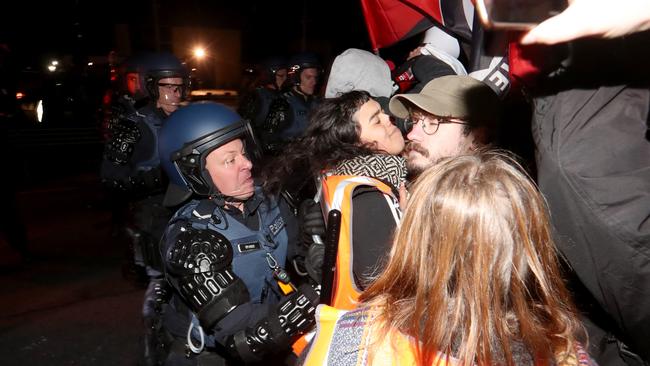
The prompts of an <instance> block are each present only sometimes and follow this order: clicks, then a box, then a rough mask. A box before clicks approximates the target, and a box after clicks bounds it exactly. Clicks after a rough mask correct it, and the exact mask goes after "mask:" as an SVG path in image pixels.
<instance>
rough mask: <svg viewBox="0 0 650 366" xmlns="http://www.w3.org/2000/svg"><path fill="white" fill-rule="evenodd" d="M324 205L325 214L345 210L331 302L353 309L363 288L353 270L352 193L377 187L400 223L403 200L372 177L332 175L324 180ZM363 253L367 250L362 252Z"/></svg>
mask: <svg viewBox="0 0 650 366" xmlns="http://www.w3.org/2000/svg"><path fill="white" fill-rule="evenodd" d="M321 183H322V191H321V199H320V202H321V206H322V208H323V212H324V214H325V215H324V216H325V217H327V216H328V214H329V211H330V210H333V209H336V210H339V211H340V212H341V231H340V233H339V238H338V251H337V256H336V271H335V274H334V283H333V284H332V301H331V303H330V305H331V306H333V307H335V308H337V309H352V308H354V307H355V304H356V301H357V299H358V298H359V294H360V293H361V290H360V289H359V286H358V285H357V284H356V283H355V281H354V275H353V273H352V255H353V253H352V195H353V193H354V190H355V189H357V188H359V187H374V188H376V189H377V190H379V191H380V192H382V193H383V194H384V197H385V198H386V201H387V203H388V206H389V207H390V209H391V212H392V214H393V218H394V219H395V223H399V219H400V215H401V212H400V211H399V200H398V199H397V197H395V195H394V194H393V191H392V190H391V188H390V187H389V186H388V185H386V184H385V183H383V182H381V181H379V180H377V179H375V178H370V177H362V176H350V175H331V176H326V177H324V178H323V179H322V180H321ZM358 255H363V253H358Z"/></svg>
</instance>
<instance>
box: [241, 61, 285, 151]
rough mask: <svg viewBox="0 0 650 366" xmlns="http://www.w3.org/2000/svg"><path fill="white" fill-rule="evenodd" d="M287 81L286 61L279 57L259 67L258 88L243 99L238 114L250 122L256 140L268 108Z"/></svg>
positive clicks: (278, 95)
mask: <svg viewBox="0 0 650 366" xmlns="http://www.w3.org/2000/svg"><path fill="white" fill-rule="evenodd" d="M286 80H287V60H286V59H284V58H281V57H270V58H268V59H267V60H265V61H264V62H263V63H262V64H261V65H260V70H259V81H258V83H259V86H257V87H256V88H255V89H254V90H253V91H252V92H251V93H250V94H248V95H247V96H245V97H244V99H243V100H242V103H241V104H240V106H239V109H238V112H239V114H241V116H242V117H244V118H246V119H248V120H249V121H251V126H252V127H253V131H254V132H255V136H256V137H258V139H259V138H260V137H262V136H261V134H260V133H261V132H262V131H261V128H262V126H263V124H264V121H265V120H266V116H267V115H268V113H269V107H270V106H271V103H272V102H273V100H275V99H276V98H278V97H280V95H281V94H282V92H281V91H282V86H283V85H284V83H285V81H286Z"/></svg>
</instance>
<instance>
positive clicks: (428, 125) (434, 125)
mask: <svg viewBox="0 0 650 366" xmlns="http://www.w3.org/2000/svg"><path fill="white" fill-rule="evenodd" d="M420 122H422V131H424V133H426V134H427V135H433V134H435V133H436V132H438V128H439V127H440V125H442V124H449V123H455V124H458V125H469V122H466V121H462V120H459V119H452V118H440V117H428V116H420V117H417V119H415V120H414V119H413V117H411V116H409V117H408V118H407V119H406V120H405V121H404V127H405V128H406V131H407V132H411V130H412V129H413V127H415V125H417V124H419V123H420Z"/></svg>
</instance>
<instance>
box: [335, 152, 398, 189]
mask: <svg viewBox="0 0 650 366" xmlns="http://www.w3.org/2000/svg"><path fill="white" fill-rule="evenodd" d="M329 173H330V174H336V175H358V176H364V177H372V178H377V179H379V180H381V181H383V182H384V183H387V184H389V185H391V186H393V188H394V189H396V190H397V189H399V186H400V184H401V183H403V182H405V181H406V160H405V159H404V158H403V157H401V156H395V155H388V154H373V155H363V156H357V157H355V158H352V159H348V160H344V161H342V162H340V163H339V164H338V165H336V167H335V168H334V169H332V170H331V171H330V172H329Z"/></svg>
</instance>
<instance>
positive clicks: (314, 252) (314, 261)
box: [305, 243, 325, 285]
mask: <svg viewBox="0 0 650 366" xmlns="http://www.w3.org/2000/svg"><path fill="white" fill-rule="evenodd" d="M324 258H325V245H324V244H317V243H313V244H312V245H311V246H309V249H307V256H306V257H305V269H306V270H307V273H308V274H309V277H311V279H313V280H314V281H316V283H317V284H319V285H320V284H322V283H323V259H324Z"/></svg>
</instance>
